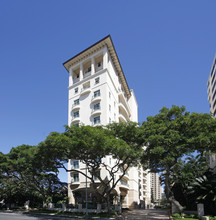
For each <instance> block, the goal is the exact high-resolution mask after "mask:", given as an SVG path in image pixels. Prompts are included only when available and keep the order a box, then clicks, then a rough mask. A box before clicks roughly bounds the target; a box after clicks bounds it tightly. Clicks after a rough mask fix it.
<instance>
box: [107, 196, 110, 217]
mask: <svg viewBox="0 0 216 220" xmlns="http://www.w3.org/2000/svg"><path fill="white" fill-rule="evenodd" d="M107 212H108V213H110V212H111V204H110V195H109V194H107Z"/></svg>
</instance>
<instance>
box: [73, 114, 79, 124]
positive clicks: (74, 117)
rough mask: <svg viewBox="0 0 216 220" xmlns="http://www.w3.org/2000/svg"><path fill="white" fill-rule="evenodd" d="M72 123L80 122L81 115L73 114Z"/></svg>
mask: <svg viewBox="0 0 216 220" xmlns="http://www.w3.org/2000/svg"><path fill="white" fill-rule="evenodd" d="M71 122H72V123H75V122H80V116H79V115H78V116H73V117H72V120H71Z"/></svg>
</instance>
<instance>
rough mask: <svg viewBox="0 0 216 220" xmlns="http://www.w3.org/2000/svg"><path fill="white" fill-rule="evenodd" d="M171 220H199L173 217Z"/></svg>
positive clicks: (196, 219)
mask: <svg viewBox="0 0 216 220" xmlns="http://www.w3.org/2000/svg"><path fill="white" fill-rule="evenodd" d="M173 220H199V219H198V218H175V217H173Z"/></svg>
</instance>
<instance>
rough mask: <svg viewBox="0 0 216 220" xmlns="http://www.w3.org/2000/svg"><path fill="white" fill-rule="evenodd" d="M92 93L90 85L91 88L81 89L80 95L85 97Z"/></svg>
mask: <svg viewBox="0 0 216 220" xmlns="http://www.w3.org/2000/svg"><path fill="white" fill-rule="evenodd" d="M90 92H91V88H90V85H89V86H87V87H83V88H82V89H81V92H80V95H85V94H87V93H90Z"/></svg>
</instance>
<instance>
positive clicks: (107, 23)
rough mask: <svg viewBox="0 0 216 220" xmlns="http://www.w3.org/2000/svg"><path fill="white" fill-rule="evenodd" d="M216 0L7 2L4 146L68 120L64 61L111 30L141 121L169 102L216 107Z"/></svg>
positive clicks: (33, 138)
mask: <svg viewBox="0 0 216 220" xmlns="http://www.w3.org/2000/svg"><path fill="white" fill-rule="evenodd" d="M215 8H216V1H214V0H209V1H204V0H203V1H200V0H190V1H188V0H181V1H173V0H164V1H159V0H157V1H156V0H151V1H147V0H146V1H145V0H135V1H127V0H118V1H116V0H110V1H101V0H92V1H88V0H85V1H84V0H79V1H75V0H74V1H73V0H62V1H60V0H59V1H56V0H46V1H44V0H31V1H29V0H19V1H17V0H2V1H0V97H1V99H0V100H1V103H0V151H2V152H3V153H8V152H9V151H10V149H11V147H16V146H18V145H21V144H30V145H37V144H38V143H39V142H40V141H43V140H44V139H45V137H46V136H47V135H48V134H49V133H50V132H52V131H58V132H62V131H64V126H63V125H64V124H67V109H68V107H67V97H68V91H67V86H68V73H67V71H66V70H65V68H64V67H63V65H62V63H63V62H65V61H66V60H68V59H69V58H71V57H72V56H74V55H76V54H77V53H79V52H80V51H82V50H84V49H86V48H87V47H89V46H90V45H92V44H94V43H95V42H97V41H99V40H100V39H102V38H104V37H105V36H107V35H108V34H110V35H111V37H112V40H113V42H114V45H115V48H116V51H117V53H118V56H119V59H120V62H121V65H122V67H123V70H124V73H125V76H126V79H127V81H128V85H129V87H130V88H131V89H134V92H135V95H136V98H137V101H138V105H139V122H142V121H144V120H145V119H146V117H147V116H149V115H155V114H157V113H158V111H159V110H160V109H161V108H162V107H163V106H166V107H171V106H172V105H180V106H182V105H185V106H186V109H187V110H188V111H190V112H194V111H195V112H205V113H206V112H207V113H208V112H209V104H208V102H207V92H206V91H207V87H206V83H207V79H208V75H209V72H210V69H211V65H212V62H213V58H214V55H215V53H216V28H215V26H216V22H215Z"/></svg>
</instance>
